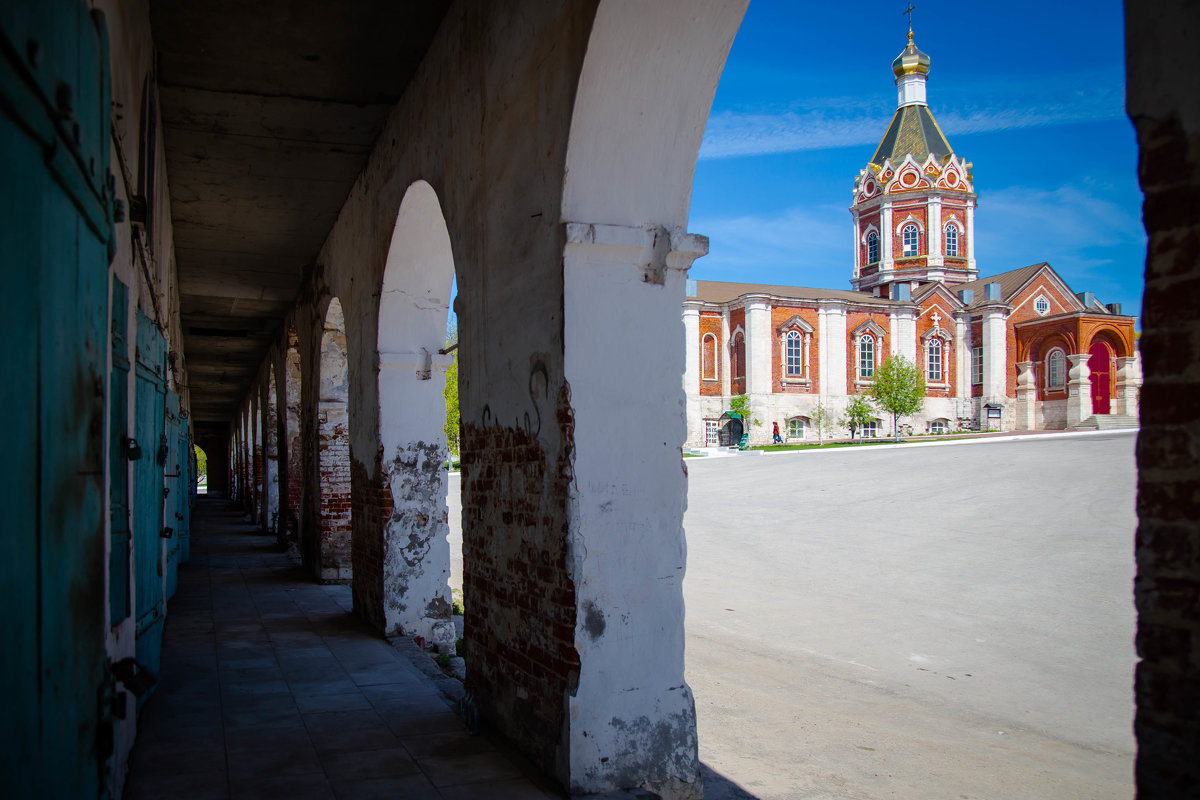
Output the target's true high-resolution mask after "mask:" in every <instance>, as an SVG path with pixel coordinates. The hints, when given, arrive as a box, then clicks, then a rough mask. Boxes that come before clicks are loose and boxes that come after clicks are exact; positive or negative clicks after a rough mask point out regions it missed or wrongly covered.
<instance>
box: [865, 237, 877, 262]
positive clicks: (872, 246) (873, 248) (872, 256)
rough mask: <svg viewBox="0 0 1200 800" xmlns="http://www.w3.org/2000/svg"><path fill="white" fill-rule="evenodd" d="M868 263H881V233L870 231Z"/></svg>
mask: <svg viewBox="0 0 1200 800" xmlns="http://www.w3.org/2000/svg"><path fill="white" fill-rule="evenodd" d="M867 263H868V264H878V263H879V233H878V232H877V231H870V232H869V233H868V234H867Z"/></svg>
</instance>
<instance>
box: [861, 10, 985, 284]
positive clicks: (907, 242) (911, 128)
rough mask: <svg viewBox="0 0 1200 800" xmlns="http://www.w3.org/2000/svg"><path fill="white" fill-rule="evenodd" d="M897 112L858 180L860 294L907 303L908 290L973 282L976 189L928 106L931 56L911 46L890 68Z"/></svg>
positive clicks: (910, 35)
mask: <svg viewBox="0 0 1200 800" xmlns="http://www.w3.org/2000/svg"><path fill="white" fill-rule="evenodd" d="M892 73H893V74H894V75H895V76H896V95H897V103H896V113H895V114H894V115H893V116H892V121H891V124H889V125H888V128H887V131H886V132H885V133H884V135H883V139H881V140H880V142H879V146H878V147H877V148H876V149H875V155H874V156H872V157H871V161H870V163H868V164H867V166H866V167H865V168H864V169H862V170H860V171H859V173H858V177H857V178H856V179H855V181H854V194H853V205H851V206H850V213H851V215H852V216H853V217H854V245H855V247H854V253H855V255H854V275H853V277H852V278H851V280H850V284H851V285H852V286H853V287H854V288H855V289H856V290H858V291H862V292H867V293H869V294H873V295H879V296H883V297H902V296H907V295H906V293H905V291H904V289H902V288H899V287H902V286H904V285H908V286H910V287H911V286H913V285H915V284H918V283H925V282H928V281H941V282H943V283H946V284H958V283H965V282H967V281H971V280H974V279H975V277H976V275H977V271H976V269H975V198H976V195H975V188H974V185H973V183H972V177H971V162H969V161H965V160H963V159H962V158H961V157H959V156H958V155H956V154H955V152H954V150H953V148H951V147H950V143H949V142H947V141H946V136H945V135H944V134H943V133H942V129H941V128H939V127H938V124H937V122H936V121H935V120H934V118H933V114H931V113H930V111H929V105H928V103H927V102H926V96H925V83H926V81H927V80H928V78H929V56H927V55H926V54H925V53H923V52H921V50H920V49H919V48H918V47H917V46H916V44H915V43H914V42H913V31H912V25H911V24H910V25H909V29H908V43H907V44H906V45H905V47H904V49H903V50H902V51H901V52H900V55H898V56H896V60H895V61H893V62H892Z"/></svg>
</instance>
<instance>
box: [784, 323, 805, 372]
mask: <svg viewBox="0 0 1200 800" xmlns="http://www.w3.org/2000/svg"><path fill="white" fill-rule="evenodd" d="M783 341H784V346H783V353H784V356H783V375H784V377H785V378H803V377H804V373H805V369H804V367H805V364H804V334H803V333H801V332H800V331H798V330H795V329H792V330H790V331H788V332H787V333H785V334H784V335H783Z"/></svg>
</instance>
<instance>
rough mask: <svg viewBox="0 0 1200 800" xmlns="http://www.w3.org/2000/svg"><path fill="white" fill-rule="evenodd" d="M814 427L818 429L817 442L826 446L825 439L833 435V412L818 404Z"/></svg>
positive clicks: (815, 409)
mask: <svg viewBox="0 0 1200 800" xmlns="http://www.w3.org/2000/svg"><path fill="white" fill-rule="evenodd" d="M812 421H813V427H815V428H816V429H817V442H818V443H820V444H825V437H826V436H829V435H831V434H832V433H833V425H834V419H833V411H832V410H831V409H830V408H828V407H827V406H826V405H825V404H824V403H821V402H818V403H817V407H816V408H814V409H813V415H812Z"/></svg>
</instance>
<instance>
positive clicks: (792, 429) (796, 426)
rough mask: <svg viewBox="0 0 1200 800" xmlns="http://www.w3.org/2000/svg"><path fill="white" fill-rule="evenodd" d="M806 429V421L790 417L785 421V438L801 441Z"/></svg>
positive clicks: (801, 418)
mask: <svg viewBox="0 0 1200 800" xmlns="http://www.w3.org/2000/svg"><path fill="white" fill-rule="evenodd" d="M807 429H808V420H807V419H806V418H804V417H792V418H791V419H789V420H788V421H787V438H789V439H803V438H804V436H805V433H806V432H807Z"/></svg>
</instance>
